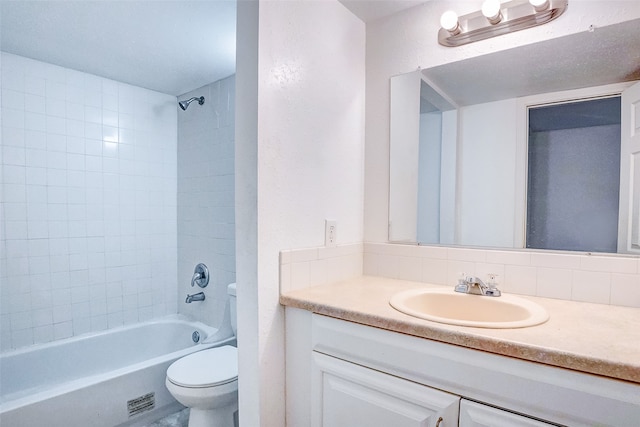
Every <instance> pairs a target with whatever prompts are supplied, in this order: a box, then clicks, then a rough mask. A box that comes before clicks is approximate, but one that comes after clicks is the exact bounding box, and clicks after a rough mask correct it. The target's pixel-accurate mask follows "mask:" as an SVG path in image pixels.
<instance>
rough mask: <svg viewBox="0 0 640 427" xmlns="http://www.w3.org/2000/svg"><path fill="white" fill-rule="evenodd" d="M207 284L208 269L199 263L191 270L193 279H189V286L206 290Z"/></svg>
mask: <svg viewBox="0 0 640 427" xmlns="http://www.w3.org/2000/svg"><path fill="white" fill-rule="evenodd" d="M208 284H209V269H208V268H207V266H206V265H204V264H202V263H200V264H198V265H196V268H195V270H193V277H191V286H192V287H193V286H194V285H198V286H200V287H201V288H206V287H207V285H208Z"/></svg>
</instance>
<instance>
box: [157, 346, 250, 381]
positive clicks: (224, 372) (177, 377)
mask: <svg viewBox="0 0 640 427" xmlns="http://www.w3.org/2000/svg"><path fill="white" fill-rule="evenodd" d="M236 378H238V349H236V348H235V347H232V346H230V345H225V346H223V347H216V348H210V349H208V350H202V351H198V352H196V353H192V354H190V355H188V356H185V357H183V358H181V359H178V360H176V361H175V362H173V363H172V364H171V366H169V369H167V379H168V380H169V381H171V382H172V383H174V384H176V385H179V386H182V387H213V386H216V385H221V384H226V383H229V382H231V381H234V380H235V379H236Z"/></svg>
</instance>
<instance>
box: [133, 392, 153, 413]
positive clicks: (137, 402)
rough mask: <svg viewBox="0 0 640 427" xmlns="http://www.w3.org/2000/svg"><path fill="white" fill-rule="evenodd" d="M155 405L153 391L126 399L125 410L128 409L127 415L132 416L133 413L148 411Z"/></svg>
mask: <svg viewBox="0 0 640 427" xmlns="http://www.w3.org/2000/svg"><path fill="white" fill-rule="evenodd" d="M155 407H156V394H155V393H153V392H152V393H147V394H145V395H144V396H140V397H136V398H135V399H131V400H129V401H127V410H128V411H129V417H133V416H134V415H138V414H141V413H143V412H145V411H150V410H152V409H153V408H155Z"/></svg>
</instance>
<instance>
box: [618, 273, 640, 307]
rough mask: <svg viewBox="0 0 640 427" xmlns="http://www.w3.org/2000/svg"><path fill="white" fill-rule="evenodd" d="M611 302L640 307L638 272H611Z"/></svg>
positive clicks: (639, 277) (639, 278)
mask: <svg viewBox="0 0 640 427" xmlns="http://www.w3.org/2000/svg"><path fill="white" fill-rule="evenodd" d="M611 304H614V305H623V306H627V307H640V274H619V273H613V274H611Z"/></svg>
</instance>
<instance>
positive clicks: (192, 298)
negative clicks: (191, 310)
mask: <svg viewBox="0 0 640 427" xmlns="http://www.w3.org/2000/svg"><path fill="white" fill-rule="evenodd" d="M193 301H204V292H198V293H197V294H193V295H187V299H186V300H184V302H186V303H187V304H191V303H192V302H193Z"/></svg>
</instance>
